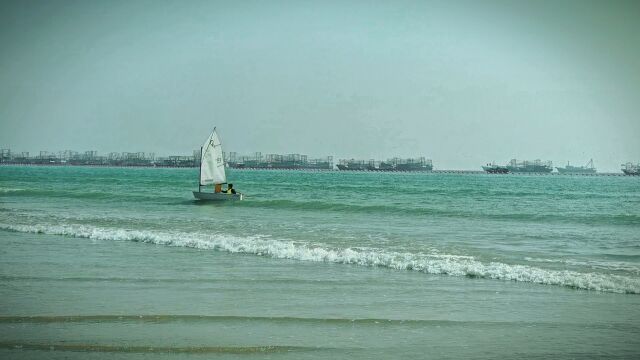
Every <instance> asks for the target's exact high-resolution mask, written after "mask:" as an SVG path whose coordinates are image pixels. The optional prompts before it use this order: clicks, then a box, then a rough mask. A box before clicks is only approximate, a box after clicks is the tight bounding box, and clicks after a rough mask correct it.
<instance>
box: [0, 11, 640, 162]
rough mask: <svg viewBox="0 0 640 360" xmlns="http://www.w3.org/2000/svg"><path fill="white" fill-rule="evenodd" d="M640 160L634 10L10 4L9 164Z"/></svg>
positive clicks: (0, 52) (6, 51) (2, 122)
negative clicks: (27, 154) (124, 156)
mask: <svg viewBox="0 0 640 360" xmlns="http://www.w3.org/2000/svg"><path fill="white" fill-rule="evenodd" d="M213 126H217V127H218V129H219V131H220V134H221V137H222V141H223V144H224V146H225V150H227V151H237V152H239V153H250V152H253V151H262V152H263V153H271V152H273V153H303V154H309V155H312V156H324V155H334V156H335V157H336V158H343V157H356V158H366V159H368V158H386V157H391V156H403V157H405V156H422V155H424V156H427V157H428V158H432V159H433V161H434V165H435V167H436V168H450V169H451V168H468V169H471V168H474V169H477V168H479V166H480V165H482V164H485V163H487V162H490V161H496V162H498V163H505V162H506V161H508V160H509V159H511V158H513V157H517V158H518V159H536V158H541V159H543V160H553V161H554V162H555V164H554V165H558V166H559V165H562V164H564V163H566V161H568V160H570V161H571V162H572V163H576V164H583V163H585V162H587V161H588V160H589V158H594V162H595V163H596V166H597V167H598V168H599V169H601V170H618V169H619V164H620V163H622V162H626V161H638V160H640V142H639V137H640V136H639V135H640V1H634V0H631V1H600V0H597V1H586V0H579V1H560V0H554V1H538V0H537V1H511V0H510V1H387V2H382V1H370V2H365V1H256V2H252V1H251V2H250V1H242V2H233V1H224V2H215V1H158V0H154V1H114V0H104V1H24V0H21V1H0V147H9V148H11V149H12V150H14V151H31V152H37V151H39V150H49V151H57V150H65V149H72V150H79V151H84V150H98V151H99V152H101V153H104V152H109V151H132V152H133V151H145V152H156V154H158V155H168V154H190V153H191V152H192V150H193V149H195V148H198V147H199V146H200V144H201V143H202V142H203V141H204V140H205V138H206V137H207V135H208V132H209V131H210V130H211V128H212V127H213Z"/></svg>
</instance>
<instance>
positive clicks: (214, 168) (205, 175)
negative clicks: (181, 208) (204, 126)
mask: <svg viewBox="0 0 640 360" xmlns="http://www.w3.org/2000/svg"><path fill="white" fill-rule="evenodd" d="M226 183H227V174H225V171H224V157H223V154H222V143H221V142H220V137H218V133H217V132H216V128H213V131H212V132H211V135H209V137H208V138H207V141H205V143H204V145H202V148H201V155H200V183H199V186H198V191H194V192H193V196H195V198H196V199H198V200H219V201H224V200H242V197H243V196H242V194H241V193H237V194H226V193H223V192H221V189H222V184H226ZM207 185H213V190H214V192H207V191H202V190H203V187H205V186H207Z"/></svg>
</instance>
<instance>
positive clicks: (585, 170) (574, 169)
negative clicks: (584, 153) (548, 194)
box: [556, 159, 597, 174]
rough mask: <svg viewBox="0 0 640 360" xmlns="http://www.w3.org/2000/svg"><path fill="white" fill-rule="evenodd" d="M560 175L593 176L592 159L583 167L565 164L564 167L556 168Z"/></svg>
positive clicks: (594, 169)
mask: <svg viewBox="0 0 640 360" xmlns="http://www.w3.org/2000/svg"><path fill="white" fill-rule="evenodd" d="M556 169H558V172H559V173H560V174H595V173H596V171H597V170H596V168H595V167H594V166H593V159H591V160H589V162H588V163H587V165H585V166H571V165H569V163H568V162H567V166H566V167H563V168H562V167H557V168H556Z"/></svg>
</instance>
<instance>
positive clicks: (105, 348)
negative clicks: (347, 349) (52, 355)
mask: <svg viewBox="0 0 640 360" xmlns="http://www.w3.org/2000/svg"><path fill="white" fill-rule="evenodd" d="M0 348H4V349H14V350H41V351H80V352H108V353H149V354H154V353H186V354H255V353H278V352H292V351H317V350H320V349H322V348H319V347H304V346H282V345H265V346H183V347H180V346H151V345H149V346H130V345H111V344H109V345H104V344H84V343H75V344H70V343H64V342H55V343H25V342H17V341H0Z"/></svg>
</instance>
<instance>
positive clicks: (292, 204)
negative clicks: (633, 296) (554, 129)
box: [238, 197, 640, 226]
mask: <svg viewBox="0 0 640 360" xmlns="http://www.w3.org/2000/svg"><path fill="white" fill-rule="evenodd" d="M421 204H422V203H418V205H421ZM238 205H239V206H243V207H257V208H268V209H278V210H279V209H284V210H296V211H313V212H317V211H330V212H340V213H356V214H358V213H361V214H384V215H389V214H393V215H400V216H405V215H409V216H421V217H422V216H440V217H449V218H465V219H481V220H484V219H489V220H496V221H522V222H534V223H541V222H550V223H578V224H588V225H594V224H596V225H636V226H637V225H639V224H640V215H638V214H597V213H594V214H582V213H581V214H558V213H524V212H520V213H516V212H498V213H491V212H487V211H474V210H473V209H471V210H469V209H462V208H460V209H452V208H451V207H413V206H415V205H416V204H413V205H411V204H405V205H404V206H403V205H400V204H393V205H389V204H369V205H362V204H355V203H351V204H350V203H344V202H329V201H320V200H307V201H300V200H286V199H277V200H262V199H260V198H259V197H252V198H251V201H245V202H242V203H241V204H238Z"/></svg>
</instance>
